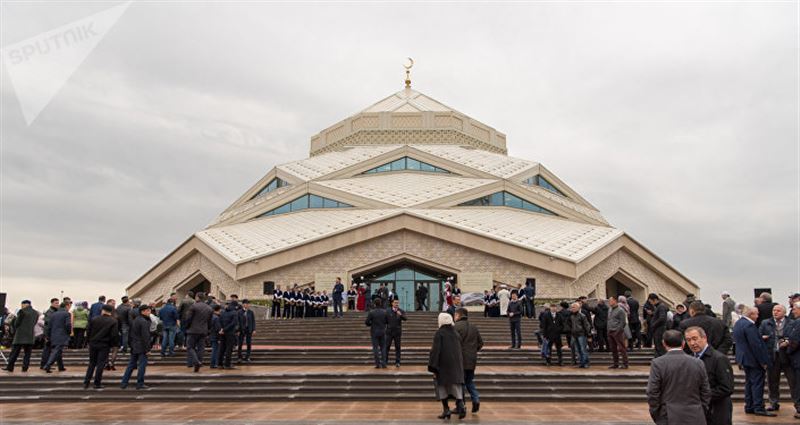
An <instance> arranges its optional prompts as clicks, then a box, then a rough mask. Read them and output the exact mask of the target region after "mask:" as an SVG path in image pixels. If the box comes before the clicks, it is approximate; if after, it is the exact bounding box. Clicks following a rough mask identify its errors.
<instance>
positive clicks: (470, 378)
mask: <svg viewBox="0 0 800 425" xmlns="http://www.w3.org/2000/svg"><path fill="white" fill-rule="evenodd" d="M464 388H466V390H467V391H466V392H469V398H470V400H472V404H473V405H474V404H475V403H480V401H481V398H480V396H481V395H480V393H478V389H477V388H476V387H475V369H464Z"/></svg>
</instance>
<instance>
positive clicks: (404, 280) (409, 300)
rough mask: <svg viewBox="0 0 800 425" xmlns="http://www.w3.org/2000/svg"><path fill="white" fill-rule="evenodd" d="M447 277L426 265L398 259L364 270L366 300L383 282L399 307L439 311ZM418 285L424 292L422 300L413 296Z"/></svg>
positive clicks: (410, 309) (415, 295)
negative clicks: (365, 271) (393, 295)
mask: <svg viewBox="0 0 800 425" xmlns="http://www.w3.org/2000/svg"><path fill="white" fill-rule="evenodd" d="M448 276H449V274H445V273H442V272H438V271H436V270H433V269H430V268H427V267H422V266H419V265H416V264H413V263H409V262H402V263H396V264H393V265H391V266H388V267H385V268H382V269H379V270H374V271H371V272H367V273H364V283H366V284H367V290H368V291H369V294H370V295H369V296H370V299H371V298H372V295H374V294H375V293H376V292H378V289H379V288H380V285H381V284H384V285H386V287H388V288H389V289H390V290H391V291H392V292H394V293H395V294H396V296H397V299H398V301H400V308H401V309H403V310H406V311H415V310H422V311H441V309H442V299H441V293H442V288H443V286H444V282H445V281H446V280H447V277H448ZM420 288H424V290H423V291H422V293H425V292H427V293H426V294H425V296H424V298H422V299H418V297H417V292H418V291H419V289H420ZM419 301H422V302H421V303H420V302H419Z"/></svg>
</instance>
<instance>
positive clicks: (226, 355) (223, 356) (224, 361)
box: [219, 334, 236, 367]
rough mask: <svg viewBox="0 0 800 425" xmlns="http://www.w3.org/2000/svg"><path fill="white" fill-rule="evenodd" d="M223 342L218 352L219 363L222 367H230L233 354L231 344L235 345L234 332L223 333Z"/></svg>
mask: <svg viewBox="0 0 800 425" xmlns="http://www.w3.org/2000/svg"><path fill="white" fill-rule="evenodd" d="M224 337H225V339H224V343H223V347H222V350H221V352H220V361H219V363H220V364H221V365H222V366H223V367H231V357H232V356H233V346H234V345H236V334H225V335H224Z"/></svg>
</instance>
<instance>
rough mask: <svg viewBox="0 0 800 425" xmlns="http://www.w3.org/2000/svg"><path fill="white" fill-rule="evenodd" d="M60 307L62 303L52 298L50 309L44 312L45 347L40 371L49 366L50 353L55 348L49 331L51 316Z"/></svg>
mask: <svg viewBox="0 0 800 425" xmlns="http://www.w3.org/2000/svg"><path fill="white" fill-rule="evenodd" d="M60 305H61V302H60V301H59V300H58V298H51V299H50V308H48V309H47V311H45V312H44V346H43V347H42V359H41V361H40V363H39V369H44V365H45V364H47V360H49V359H50V351H51V350H52V348H53V347H52V345H51V344H50V340H49V339H48V338H47V329H48V328H49V327H50V316H52V315H53V313H55V312H57V311H58V307H59V306H60ZM37 320H38V319H37Z"/></svg>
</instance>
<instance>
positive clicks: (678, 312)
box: [667, 304, 691, 330]
mask: <svg viewBox="0 0 800 425" xmlns="http://www.w3.org/2000/svg"><path fill="white" fill-rule="evenodd" d="M690 317H691V316H690V315H689V310H687V309H686V306H685V305H683V304H678V305H676V306H675V315H673V316H672V323H667V328H669V329H677V330H680V329H681V322H683V321H684V320H686V319H688V318H690Z"/></svg>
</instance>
